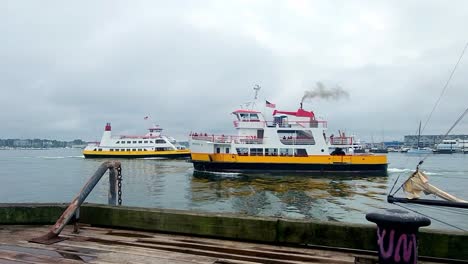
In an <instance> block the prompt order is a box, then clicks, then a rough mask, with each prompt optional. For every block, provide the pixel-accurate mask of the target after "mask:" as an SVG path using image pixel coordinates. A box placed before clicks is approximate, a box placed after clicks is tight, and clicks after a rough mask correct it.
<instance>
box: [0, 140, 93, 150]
mask: <svg viewBox="0 0 468 264" xmlns="http://www.w3.org/2000/svg"><path fill="white" fill-rule="evenodd" d="M83 145H86V142H85V141H83V140H81V139H75V140H73V141H60V140H55V139H38V138H35V139H0V147H7V148H65V147H70V148H71V147H79V146H83Z"/></svg>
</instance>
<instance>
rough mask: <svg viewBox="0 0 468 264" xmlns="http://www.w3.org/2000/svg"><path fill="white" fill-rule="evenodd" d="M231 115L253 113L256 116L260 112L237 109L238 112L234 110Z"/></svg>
mask: <svg viewBox="0 0 468 264" xmlns="http://www.w3.org/2000/svg"><path fill="white" fill-rule="evenodd" d="M232 113H254V114H258V113H260V112H258V111H254V110H245V109H239V110H236V111H234V112H232Z"/></svg>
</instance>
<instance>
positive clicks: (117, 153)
mask: <svg viewBox="0 0 468 264" xmlns="http://www.w3.org/2000/svg"><path fill="white" fill-rule="evenodd" d="M178 154H190V150H188V149H180V150H164V151H154V150H152V151H93V150H84V151H83V155H107V156H138V155H141V156H147V155H153V156H158V155H178Z"/></svg>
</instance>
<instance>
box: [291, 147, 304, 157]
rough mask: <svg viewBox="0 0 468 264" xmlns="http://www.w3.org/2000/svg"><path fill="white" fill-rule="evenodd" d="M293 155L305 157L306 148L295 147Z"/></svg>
mask: <svg viewBox="0 0 468 264" xmlns="http://www.w3.org/2000/svg"><path fill="white" fill-rule="evenodd" d="M294 156H297V157H307V150H306V149H295V150H294Z"/></svg>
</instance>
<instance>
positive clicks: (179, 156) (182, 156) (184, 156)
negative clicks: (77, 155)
mask: <svg viewBox="0 0 468 264" xmlns="http://www.w3.org/2000/svg"><path fill="white" fill-rule="evenodd" d="M83 155H84V157H85V158H95V159H100V158H123V159H135V158H165V159H187V158H189V157H190V154H159V155H152V154H145V155H105V154H103V155H100V154H83Z"/></svg>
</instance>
